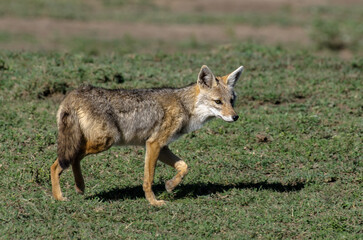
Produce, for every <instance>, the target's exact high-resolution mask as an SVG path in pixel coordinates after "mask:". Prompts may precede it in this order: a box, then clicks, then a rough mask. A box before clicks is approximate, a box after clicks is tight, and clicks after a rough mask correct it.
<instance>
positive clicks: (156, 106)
mask: <svg viewBox="0 0 363 240" xmlns="http://www.w3.org/2000/svg"><path fill="white" fill-rule="evenodd" d="M177 91H178V90H175V89H138V90H123V89H117V90H110V89H104V88H98V87H93V86H83V87H80V88H78V89H76V90H74V91H72V92H70V93H69V94H68V95H67V96H66V98H65V99H64V100H63V102H62V104H61V106H60V108H59V111H58V115H57V120H58V128H59V130H61V127H62V125H63V121H62V117H63V116H64V113H67V114H69V115H71V114H75V116H74V117H75V119H77V121H78V123H79V126H80V129H81V131H82V135H83V138H84V140H85V141H92V142H95V141H96V143H93V144H94V145H97V144H101V143H102V142H105V141H106V140H107V142H108V143H107V144H109V145H113V144H119V145H123V144H135V145H143V144H144V143H145V141H146V140H147V139H148V138H150V137H151V136H152V135H153V134H154V133H156V132H159V130H160V127H161V126H162V123H163V121H164V122H165V115H166V114H167V111H169V112H170V111H171V109H170V108H174V111H175V109H179V110H177V111H176V112H177V113H176V114H175V113H173V114H174V115H175V117H176V118H179V120H180V118H184V116H183V115H185V114H186V113H185V114H184V112H183V111H184V110H183V107H182V106H173V103H174V105H180V104H178V103H177V102H178V100H177V99H178V94H176V92H177ZM72 116H73V115H72ZM174 120H175V119H171V121H174ZM178 122H180V123H181V122H182V120H180V121H178ZM97 141H99V142H100V143H97Z"/></svg>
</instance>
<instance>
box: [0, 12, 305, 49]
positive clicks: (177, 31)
mask: <svg viewBox="0 0 363 240" xmlns="http://www.w3.org/2000/svg"><path fill="white" fill-rule="evenodd" d="M0 31H2V32H7V33H11V34H28V35H30V36H32V37H34V38H35V39H36V40H37V42H38V43H39V47H40V48H45V49H57V48H59V46H58V45H59V42H60V41H62V39H63V40H64V39H65V38H68V39H69V38H71V37H79V36H84V37H93V38H98V39H101V40H102V39H104V40H112V39H120V38H123V37H125V36H131V37H133V38H135V39H147V40H149V39H150V40H162V41H183V40H188V39H190V38H193V39H196V40H197V41H200V42H207V43H208V42H211V43H212V42H217V43H218V42H219V43H226V42H228V41H231V40H234V41H236V40H237V41H239V40H241V41H243V40H247V39H252V40H257V41H260V42H262V43H269V44H277V43H299V44H308V43H309V37H308V34H307V32H306V30H304V29H303V28H300V27H280V26H274V25H272V26H264V27H258V28H257V27H253V26H249V25H235V26H228V27H226V26H221V25H202V24H192V25H189V24H188V25H181V24H163V25H157V24H148V23H120V22H114V21H103V22H99V21H97V22H92V21H91V22H84V21H74V20H55V19H50V18H41V19H20V18H1V19H0ZM20 44H21V42H20ZM17 45H18V44H14V43H13V44H12V43H8V44H1V43H0V46H1V47H3V48H8V49H17V48H18V47H19V46H17ZM27 46H29V45H22V46H21V47H22V49H27Z"/></svg>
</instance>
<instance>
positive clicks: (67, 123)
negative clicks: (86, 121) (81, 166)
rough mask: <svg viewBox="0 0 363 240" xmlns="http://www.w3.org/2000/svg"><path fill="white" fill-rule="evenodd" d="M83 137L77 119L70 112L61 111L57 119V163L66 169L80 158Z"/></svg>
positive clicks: (74, 114) (73, 113)
mask: <svg viewBox="0 0 363 240" xmlns="http://www.w3.org/2000/svg"><path fill="white" fill-rule="evenodd" d="M82 143H83V135H82V131H81V128H80V125H79V121H78V117H77V115H76V113H75V112H73V111H71V110H65V109H62V110H61V112H60V114H59V119H58V150H57V154H58V163H59V165H60V166H61V167H62V168H63V169H66V168H68V167H69V165H70V164H72V163H73V161H75V160H76V159H77V158H79V157H80V155H81V154H82V153H81V148H82Z"/></svg>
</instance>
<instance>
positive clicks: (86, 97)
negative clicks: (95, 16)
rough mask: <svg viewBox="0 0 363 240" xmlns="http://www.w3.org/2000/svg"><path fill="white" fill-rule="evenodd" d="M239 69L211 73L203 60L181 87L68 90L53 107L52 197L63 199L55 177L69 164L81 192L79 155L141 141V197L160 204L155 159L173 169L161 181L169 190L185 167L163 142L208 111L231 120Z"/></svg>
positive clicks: (203, 118) (196, 126) (198, 123)
mask: <svg viewBox="0 0 363 240" xmlns="http://www.w3.org/2000/svg"><path fill="white" fill-rule="evenodd" d="M242 71H243V67H242V66H241V67H239V68H238V69H236V70H235V71H234V72H232V73H231V74H228V75H226V76H223V77H215V76H214V75H213V73H212V72H211V70H210V69H209V68H208V67H207V66H202V68H201V70H200V72H199V75H198V79H197V82H196V83H194V84H190V85H188V86H186V87H183V88H175V89H174V88H160V89H136V90H125V89H117V90H109V89H104V88H98V87H93V86H83V87H80V88H78V89H76V90H73V91H71V92H70V93H68V95H67V96H66V97H65V99H64V100H63V102H62V103H61V105H60V107H59V110H58V113H57V124H58V131H59V133H58V149H57V155H58V158H57V160H56V161H55V162H54V164H53V165H52V166H51V179H52V192H53V196H54V198H55V199H57V200H65V198H64V197H63V196H62V192H61V189H60V185H59V177H60V175H61V173H62V171H63V170H64V169H66V168H67V167H69V166H70V165H71V166H72V170H73V174H74V178H75V183H76V191H77V192H78V193H81V194H82V193H83V192H84V188H85V185H84V181H83V176H82V172H81V166H80V161H81V159H82V158H84V157H85V156H87V155H89V154H93V153H99V152H102V151H105V150H107V149H109V148H110V147H111V146H113V145H142V146H145V147H146V154H145V169H144V183H143V189H144V192H145V196H146V199H147V200H148V201H149V202H150V204H151V205H155V206H160V205H163V204H164V201H162V200H157V199H156V198H155V195H154V193H153V191H152V189H151V187H152V184H153V179H154V172H155V165H156V161H157V160H158V159H159V160H160V161H162V162H163V163H166V164H168V165H170V166H172V167H174V168H175V169H176V170H177V174H176V175H175V176H174V177H173V178H172V179H171V180H169V181H167V182H166V183H165V188H166V190H167V191H168V192H171V191H172V190H173V189H174V188H175V187H176V186H177V185H178V184H179V183H180V182H181V180H182V178H183V177H184V176H185V175H186V174H187V171H188V170H187V164H186V163H185V162H184V161H182V160H181V159H180V158H179V157H177V156H176V155H174V154H173V153H172V152H171V151H170V149H169V148H168V144H169V143H171V142H172V141H174V140H176V139H178V138H179V137H180V136H181V135H182V134H185V133H188V132H191V131H194V130H197V129H199V128H200V127H202V125H203V124H204V123H205V122H206V121H208V120H210V119H212V118H214V117H218V118H221V119H223V120H224V121H227V122H233V121H236V120H237V119H238V115H237V114H236V112H235V111H234V109H233V105H234V102H235V100H236V94H235V92H234V91H233V88H234V85H235V84H236V81H237V80H238V78H239V77H240V75H241V73H242Z"/></svg>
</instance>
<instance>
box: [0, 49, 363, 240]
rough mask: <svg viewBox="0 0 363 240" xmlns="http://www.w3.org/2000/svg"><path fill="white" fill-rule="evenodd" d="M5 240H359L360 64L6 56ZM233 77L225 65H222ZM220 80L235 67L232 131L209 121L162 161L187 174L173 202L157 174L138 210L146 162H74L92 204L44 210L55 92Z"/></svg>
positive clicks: (256, 57)
mask: <svg viewBox="0 0 363 240" xmlns="http://www.w3.org/2000/svg"><path fill="white" fill-rule="evenodd" d="M0 59H1V64H0V69H1V70H0V76H1V79H2V81H1V85H0V87H1V95H0V97H1V106H0V109H1V111H0V113H1V115H0V122H1V124H0V126H1V132H0V138H1V148H0V149H1V156H2V157H1V162H0V169H1V174H0V178H1V181H0V186H1V192H2V194H1V195H0V221H1V225H2V227H1V228H0V231H1V233H0V236H2V238H19V239H25V238H50V237H51V238H73V237H74V238H117V237H128V238H135V237H145V238H146V237H148V238H151V237H159V238H181V237H192V238H204V237H208V238H210V237H212V238H252V237H256V238H273V239H275V238H324V239H336V238H346V239H358V238H361V237H362V228H361V224H362V198H361V196H362V180H363V179H362V178H363V176H362V151H361V146H362V129H363V126H362V111H363V109H362V94H361V89H362V87H363V86H362V81H361V74H362V72H361V69H362V64H363V62H362V60H361V59H360V60H359V59H358V58H357V59H354V60H352V61H343V60H339V59H338V58H322V57H313V56H311V55H310V54H309V53H307V52H288V51H285V50H284V49H281V48H277V47H264V46H261V45H253V44H245V45H233V46H228V47H221V48H219V49H218V50H216V51H214V52H213V53H212V54H211V53H198V54H181V53H180V54H142V55H138V54H135V55H124V56H113V57H110V56H104V57H101V56H98V57H95V56H89V55H82V54H48V53H45V54H42V53H27V52H24V53H14V52H3V53H1V56H0ZM226 62H227V63H228V64H225V63H226ZM203 63H208V65H209V66H210V67H211V68H212V69H214V71H215V72H216V73H227V72H230V71H232V70H234V68H236V67H237V66H239V64H240V63H243V64H244V65H245V68H246V71H245V73H244V76H243V77H242V80H241V81H240V82H239V83H238V87H237V92H238V95H239V98H238V102H237V110H238V112H239V114H240V116H241V120H240V121H237V122H236V123H233V124H228V123H225V122H223V121H221V120H215V121H213V122H210V123H209V124H207V125H206V126H205V127H204V128H203V129H202V130H200V131H198V132H195V133H192V134H189V135H186V136H184V137H183V138H182V139H180V140H179V141H177V142H175V143H173V144H172V145H171V148H172V149H173V150H174V151H175V152H176V153H177V154H178V155H180V156H181V157H182V158H184V159H185V160H186V162H187V163H188V164H189V165H190V168H191V170H190V173H189V175H188V176H187V177H186V178H185V181H184V182H183V184H182V185H181V186H180V187H179V188H177V189H176V190H175V193H174V194H167V193H166V192H165V191H164V189H163V183H164V181H165V180H167V179H169V178H171V177H172V176H173V174H174V172H173V170H172V169H170V168H168V167H166V166H164V165H162V164H159V166H158V168H157V173H156V178H155V187H154V188H155V190H156V194H157V196H158V197H159V198H160V199H164V200H168V201H169V203H168V204H167V205H166V206H165V207H162V208H154V207H151V206H149V205H148V203H147V202H146V200H145V199H144V197H143V192H142V187H141V183H142V176H143V154H144V151H143V149H142V148H136V147H126V148H112V149H111V150H109V151H107V152H105V153H102V154H99V155H96V156H90V157H87V158H86V159H84V160H83V162H82V166H83V168H84V175H85V181H86V185H87V193H86V194H85V196H77V195H76V194H75V192H74V188H73V178H72V174H71V171H67V172H66V173H65V174H64V175H63V178H62V186H63V190H64V193H65V195H66V196H68V197H69V198H70V201H68V202H56V201H54V200H52V198H51V192H50V189H51V186H50V180H49V167H50V165H51V163H52V162H53V161H54V160H55V157H56V124H55V113H56V109H57V106H58V104H59V101H60V99H61V96H62V94H63V93H64V92H66V91H67V90H69V89H72V88H74V87H76V86H78V85H79V84H81V83H84V82H87V83H92V84H95V85H98V86H104V87H125V88H134V87H151V86H153V87H155V86H164V85H171V86H183V85H185V84H187V83H190V82H193V81H194V80H195V79H196V74H197V72H198V68H199V67H200V66H201V65H202V64H203Z"/></svg>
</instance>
